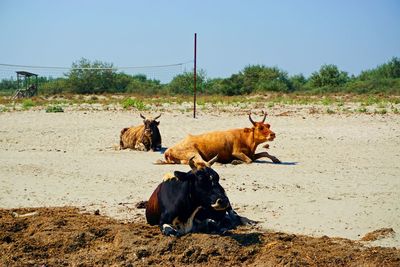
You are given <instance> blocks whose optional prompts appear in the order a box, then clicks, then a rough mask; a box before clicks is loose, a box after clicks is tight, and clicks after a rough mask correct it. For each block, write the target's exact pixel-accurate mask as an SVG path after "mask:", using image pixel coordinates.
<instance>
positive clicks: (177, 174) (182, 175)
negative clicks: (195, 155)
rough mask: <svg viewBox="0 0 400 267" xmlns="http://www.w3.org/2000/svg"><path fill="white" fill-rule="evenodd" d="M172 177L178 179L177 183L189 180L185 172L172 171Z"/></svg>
mask: <svg viewBox="0 0 400 267" xmlns="http://www.w3.org/2000/svg"><path fill="white" fill-rule="evenodd" d="M174 176H175V177H176V178H178V180H179V181H182V182H184V181H187V180H188V179H189V175H188V174H187V173H186V172H180V171H174Z"/></svg>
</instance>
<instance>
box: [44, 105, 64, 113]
mask: <svg viewBox="0 0 400 267" xmlns="http://www.w3.org/2000/svg"><path fill="white" fill-rule="evenodd" d="M46 112H47V113H56V112H64V109H63V108H62V107H61V106H58V105H56V106H54V105H49V106H47V108H46Z"/></svg>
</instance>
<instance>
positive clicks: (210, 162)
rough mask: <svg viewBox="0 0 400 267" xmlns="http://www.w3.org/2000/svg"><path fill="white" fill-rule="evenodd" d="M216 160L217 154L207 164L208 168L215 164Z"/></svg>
mask: <svg viewBox="0 0 400 267" xmlns="http://www.w3.org/2000/svg"><path fill="white" fill-rule="evenodd" d="M217 160H218V154H217V155H216V156H215V157H213V158H212V159H210V160H209V161H208V162H207V164H208V166H210V167H211V166H212V165H213V164H214V163H215V162H217Z"/></svg>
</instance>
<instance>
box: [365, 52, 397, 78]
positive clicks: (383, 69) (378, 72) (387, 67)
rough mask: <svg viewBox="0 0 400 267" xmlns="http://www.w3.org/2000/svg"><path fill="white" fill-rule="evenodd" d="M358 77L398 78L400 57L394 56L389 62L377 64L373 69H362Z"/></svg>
mask: <svg viewBox="0 0 400 267" xmlns="http://www.w3.org/2000/svg"><path fill="white" fill-rule="evenodd" d="M358 78H359V79H360V80H362V81H365V80H371V79H397V78H400V59H399V58H397V57H394V58H392V59H391V60H390V61H389V62H387V63H385V64H382V65H379V66H378V67H376V68H375V69H372V70H366V71H363V72H361V74H360V75H359V77H358Z"/></svg>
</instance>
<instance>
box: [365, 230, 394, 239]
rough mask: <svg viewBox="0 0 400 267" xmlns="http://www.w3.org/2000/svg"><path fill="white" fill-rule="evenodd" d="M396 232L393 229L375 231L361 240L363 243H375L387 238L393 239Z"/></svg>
mask: <svg viewBox="0 0 400 267" xmlns="http://www.w3.org/2000/svg"><path fill="white" fill-rule="evenodd" d="M395 233H396V232H395V231H394V230H393V228H381V229H378V230H375V231H372V232H370V233H367V234H366V235H365V236H363V237H362V238H361V241H375V240H379V239H383V238H387V237H391V236H393V235H394V234H395Z"/></svg>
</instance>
